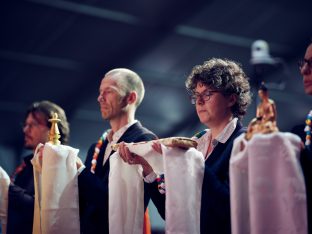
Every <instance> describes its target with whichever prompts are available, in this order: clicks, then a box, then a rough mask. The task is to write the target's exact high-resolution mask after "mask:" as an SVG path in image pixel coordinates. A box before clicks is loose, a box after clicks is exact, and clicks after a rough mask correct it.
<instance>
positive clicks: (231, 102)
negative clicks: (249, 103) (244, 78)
mask: <svg viewBox="0 0 312 234" xmlns="http://www.w3.org/2000/svg"><path fill="white" fill-rule="evenodd" d="M236 102H237V96H236V94H231V95H230V96H229V103H228V106H229V107H232V106H234V105H235V103H236Z"/></svg>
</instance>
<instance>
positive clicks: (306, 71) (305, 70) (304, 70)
mask: <svg viewBox="0 0 312 234" xmlns="http://www.w3.org/2000/svg"><path fill="white" fill-rule="evenodd" d="M300 73H301V75H308V74H310V73H311V68H310V66H309V64H307V63H304V64H303V66H302V67H301V69H300Z"/></svg>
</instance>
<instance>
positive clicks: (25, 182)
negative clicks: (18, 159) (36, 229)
mask: <svg viewBox="0 0 312 234" xmlns="http://www.w3.org/2000/svg"><path fill="white" fill-rule="evenodd" d="M32 157H33V155H29V156H27V157H25V158H24V162H25V164H26V167H25V168H24V169H23V170H22V171H21V172H20V173H19V174H18V175H17V176H16V178H15V182H14V185H13V184H10V186H9V202H8V224H7V234H19V233H23V234H28V233H29V234H31V233H32V227H33V216H34V194H35V188H34V176H33V166H32V164H31V162H30V160H31V159H32Z"/></svg>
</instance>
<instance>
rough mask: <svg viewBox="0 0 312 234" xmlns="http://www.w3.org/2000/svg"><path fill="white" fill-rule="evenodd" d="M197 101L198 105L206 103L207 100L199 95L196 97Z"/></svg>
mask: <svg viewBox="0 0 312 234" xmlns="http://www.w3.org/2000/svg"><path fill="white" fill-rule="evenodd" d="M196 103H197V105H204V104H205V100H204V98H203V97H202V96H201V95H198V96H197V98H196Z"/></svg>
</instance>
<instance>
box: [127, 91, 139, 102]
mask: <svg viewBox="0 0 312 234" xmlns="http://www.w3.org/2000/svg"><path fill="white" fill-rule="evenodd" d="M137 98H138V94H137V93H136V92H134V91H132V92H130V93H129V95H128V97H127V102H128V104H134V103H135V102H136V101H137Z"/></svg>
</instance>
